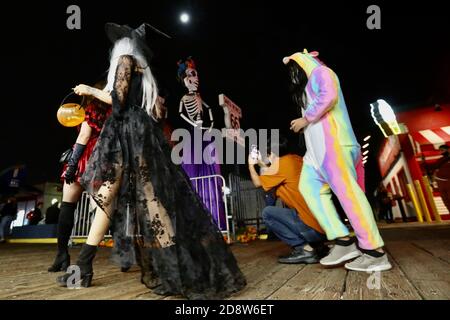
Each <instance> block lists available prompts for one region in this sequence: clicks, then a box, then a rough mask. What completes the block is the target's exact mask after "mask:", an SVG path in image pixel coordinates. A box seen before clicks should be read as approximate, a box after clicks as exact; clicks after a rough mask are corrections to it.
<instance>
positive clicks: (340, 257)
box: [320, 243, 361, 266]
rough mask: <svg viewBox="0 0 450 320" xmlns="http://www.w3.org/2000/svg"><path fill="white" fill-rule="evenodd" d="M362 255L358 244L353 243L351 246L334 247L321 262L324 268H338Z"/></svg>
mask: <svg viewBox="0 0 450 320" xmlns="http://www.w3.org/2000/svg"><path fill="white" fill-rule="evenodd" d="M360 255H361V251H359V250H358V248H357V247H356V244H354V243H352V244H351V245H349V246H340V245H334V247H333V248H332V249H331V250H330V253H329V254H328V255H327V256H326V257H324V258H322V259H321V260H320V264H321V265H323V266H336V265H339V264H341V263H343V262H345V261H348V260H352V259H355V258H357V257H359V256H360Z"/></svg>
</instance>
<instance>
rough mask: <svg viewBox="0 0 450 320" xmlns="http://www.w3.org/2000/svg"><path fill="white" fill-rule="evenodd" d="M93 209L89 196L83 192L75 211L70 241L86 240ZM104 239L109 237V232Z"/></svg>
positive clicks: (92, 218)
mask: <svg viewBox="0 0 450 320" xmlns="http://www.w3.org/2000/svg"><path fill="white" fill-rule="evenodd" d="M93 209H94V208H93V207H92V206H91V198H90V196H89V194H88V193H87V192H83V193H82V194H81V199H80V200H79V201H78V203H77V208H76V210H75V220H74V226H73V229H72V235H71V240H73V239H78V238H86V237H87V236H88V234H89V230H90V229H91V224H92V221H93V220H94V210H93ZM106 237H111V233H110V232H109V231H108V234H107V235H106Z"/></svg>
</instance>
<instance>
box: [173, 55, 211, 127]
mask: <svg viewBox="0 0 450 320" xmlns="http://www.w3.org/2000/svg"><path fill="white" fill-rule="evenodd" d="M178 78H179V79H180V81H182V82H183V84H184V86H185V87H186V88H187V89H188V93H186V94H185V95H184V96H183V97H182V98H181V100H180V108H179V113H180V116H181V117H182V118H183V119H184V120H186V121H187V122H188V123H189V124H191V125H192V126H194V127H196V128H201V129H209V130H211V129H212V128H213V126H214V118H213V115H212V111H211V108H210V106H208V105H207V104H206V103H205V102H204V101H203V100H202V97H201V96H200V93H199V92H198V87H199V81H198V73H197V70H196V69H195V63H194V61H193V60H192V59H191V58H190V57H189V58H187V59H186V61H185V62H182V61H179V62H178ZM203 106H205V108H206V109H207V110H208V115H209V120H210V122H211V125H210V127H209V128H206V127H203V126H202V125H203V118H202V116H203ZM184 111H185V113H186V115H185V114H184Z"/></svg>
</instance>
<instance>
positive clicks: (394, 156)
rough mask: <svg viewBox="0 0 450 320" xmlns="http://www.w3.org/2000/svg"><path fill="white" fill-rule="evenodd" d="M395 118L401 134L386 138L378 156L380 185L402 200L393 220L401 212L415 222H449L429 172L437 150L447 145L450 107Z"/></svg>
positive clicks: (445, 209)
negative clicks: (380, 176)
mask: <svg viewBox="0 0 450 320" xmlns="http://www.w3.org/2000/svg"><path fill="white" fill-rule="evenodd" d="M396 117H397V121H398V123H399V124H400V127H401V128H402V130H401V131H402V132H401V133H400V134H397V135H391V136H388V137H387V138H386V139H385V140H384V142H383V143H382V146H381V149H380V152H379V154H378V165H379V168H380V172H381V175H382V183H383V185H384V186H385V187H386V188H387V189H388V191H390V192H391V193H392V194H394V195H400V197H401V199H400V201H397V202H396V203H395V204H394V206H393V214H394V217H397V218H398V217H401V216H402V212H401V211H402V210H404V214H406V216H407V217H409V218H416V219H417V220H418V221H427V222H431V221H441V220H449V219H450V213H449V212H448V210H447V208H446V207H445V206H444V204H443V202H442V199H441V197H440V194H439V190H438V189H437V188H436V185H435V183H434V181H433V175H432V170H431V168H432V165H433V164H434V163H435V162H436V161H437V160H438V159H439V158H440V157H441V155H440V152H439V150H438V149H439V146H441V145H443V144H447V145H450V105H448V104H447V105H442V106H438V105H436V106H427V107H422V108H417V109H414V110H410V111H403V112H398V113H396ZM402 207H403V208H402Z"/></svg>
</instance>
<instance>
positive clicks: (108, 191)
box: [86, 179, 121, 246]
mask: <svg viewBox="0 0 450 320" xmlns="http://www.w3.org/2000/svg"><path fill="white" fill-rule="evenodd" d="M120 181H121V180H120V179H117V180H116V181H115V182H114V183H113V184H111V183H109V182H106V183H105V184H103V185H102V186H101V187H100V189H99V190H98V192H97V197H99V198H100V199H101V201H102V206H103V209H102V208H100V207H99V206H96V212H95V217H94V221H93V222H92V225H91V229H90V230H89V235H88V238H87V240H86V244H88V245H90V246H98V244H99V243H100V242H101V241H102V240H103V238H104V236H105V234H106V232H107V231H108V228H109V223H110V221H111V220H110V218H111V214H112V212H111V209H112V206H113V203H114V200H115V197H116V195H117V192H118V190H119V187H120Z"/></svg>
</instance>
